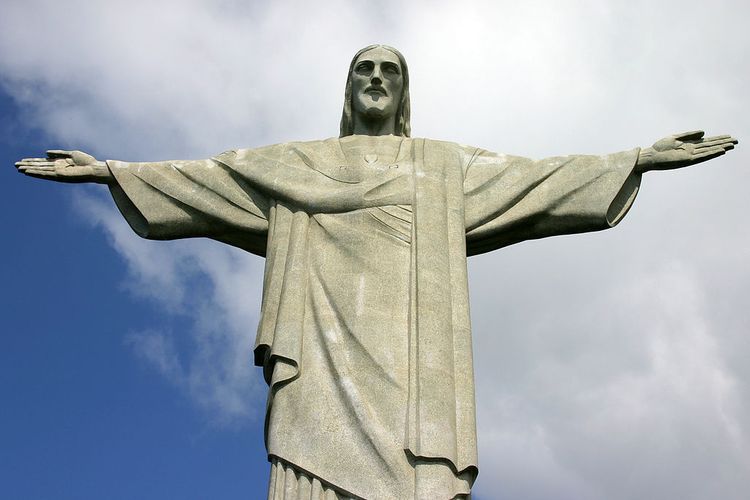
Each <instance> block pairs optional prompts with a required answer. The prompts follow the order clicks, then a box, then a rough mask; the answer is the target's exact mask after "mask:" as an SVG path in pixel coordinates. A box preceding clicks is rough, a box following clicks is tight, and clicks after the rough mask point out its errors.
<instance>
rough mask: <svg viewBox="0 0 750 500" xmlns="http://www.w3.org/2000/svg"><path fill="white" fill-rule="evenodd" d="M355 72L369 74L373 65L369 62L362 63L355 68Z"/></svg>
mask: <svg viewBox="0 0 750 500" xmlns="http://www.w3.org/2000/svg"><path fill="white" fill-rule="evenodd" d="M354 71H356V72H357V73H367V72H369V71H372V63H371V62H368V61H365V62H361V63H359V64H357V66H355V67H354Z"/></svg>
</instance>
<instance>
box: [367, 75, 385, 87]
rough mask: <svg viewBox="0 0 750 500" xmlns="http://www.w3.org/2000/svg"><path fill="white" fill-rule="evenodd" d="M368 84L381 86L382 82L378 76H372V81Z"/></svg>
mask: <svg viewBox="0 0 750 500" xmlns="http://www.w3.org/2000/svg"><path fill="white" fill-rule="evenodd" d="M370 83H372V84H373V85H382V84H383V80H382V79H381V78H380V77H379V76H375V75H373V77H372V79H371V80H370Z"/></svg>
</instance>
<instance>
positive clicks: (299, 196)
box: [16, 45, 737, 499]
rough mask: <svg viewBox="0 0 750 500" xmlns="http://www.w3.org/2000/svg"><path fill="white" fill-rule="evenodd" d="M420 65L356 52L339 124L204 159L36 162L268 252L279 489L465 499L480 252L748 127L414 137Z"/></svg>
mask: <svg viewBox="0 0 750 500" xmlns="http://www.w3.org/2000/svg"><path fill="white" fill-rule="evenodd" d="M410 132H411V130H410V124H409V73H408V70H407V66H406V62H405V61H404V58H403V56H401V54H400V53H399V52H398V51H396V50H395V49H392V48H390V47H385V46H381V45H374V46H370V47H366V48H364V49H362V50H360V51H359V52H358V53H357V54H356V55H355V56H354V59H353V60H352V63H351V66H350V68H349V73H348V75H347V82H346V93H345V100H344V111H343V115H342V118H341V133H340V136H339V137H336V138H331V139H326V140H322V141H312V142H290V143H285V144H278V145H275V146H268V147H263V148H259V149H238V150H235V151H227V152H225V153H222V154H220V155H218V156H216V157H214V158H210V159H207V160H196V161H161V162H147V163H129V162H122V161H113V160H109V161H106V162H98V161H97V160H96V159H95V158H93V157H92V156H90V155H88V154H85V153H82V152H80V151H57V150H55V151H49V152H48V153H47V158H30V159H25V160H22V161H20V162H18V163H17V164H16V166H17V168H18V170H19V171H21V172H23V173H24V174H27V175H30V176H33V177H39V178H43V179H50V180H56V181H63V182H98V183H103V184H107V185H108V186H109V189H110V191H111V192H112V196H113V197H114V199H115V202H116V203H117V206H118V207H119V209H120V211H121V212H122V214H123V216H124V217H125V218H126V219H127V221H128V223H129V224H130V226H131V227H132V228H133V230H134V231H135V232H136V233H137V234H139V235H140V236H142V237H144V238H150V239H157V240H168V239H175V238H187V237H198V236H203V237H208V238H213V239H215V240H218V241H221V242H224V243H228V244H230V245H234V246H236V247H239V248H242V249H244V250H247V251H248V252H251V253H253V254H256V255H260V256H263V257H265V258H266V268H265V277H264V282H263V302H262V308H261V319H260V325H259V327H258V335H257V340H256V344H255V364H256V365H258V366H261V367H262V368H263V373H264V375H265V379H266V381H267V382H268V385H269V393H268V406H267V412H266V428H265V437H266V447H267V450H268V457H269V460H270V461H271V464H272V466H271V480H270V486H269V498H271V499H289V498H294V499H298V498H299V499H303V498H304V499H308V498H310V499H312V498H315V499H318V498H326V499H328V498H348V497H355V498H374V499H402V498H420V499H446V498H468V496H469V495H470V490H471V486H472V484H473V483H474V480H475V479H476V477H477V474H478V471H479V469H478V467H477V447H476V428H475V417H474V409H475V407H474V381H473V376H474V375H473V369H472V354H471V328H470V324H469V296H468V287H467V276H466V257H467V256H469V255H476V254H479V253H483V252H489V251H491V250H495V249H498V248H501V247H504V246H506V245H510V244H513V243H517V242H520V241H523V240H528V239H534V238H544V237H547V236H553V235H559V234H570V233H582V232H587V231H597V230H600V229H606V228H609V227H612V226H614V225H615V224H617V223H618V222H619V221H620V220H621V219H622V218H623V217H624V215H625V214H626V213H627V211H628V209H629V208H630V206H631V204H632V203H633V200H634V198H635V195H636V193H637V192H638V186H639V184H640V181H641V174H643V173H644V172H647V171H649V170H666V169H673V168H681V167H684V166H688V165H692V164H695V163H699V162H702V161H706V160H709V159H711V158H715V157H717V156H720V155H722V154H724V153H725V152H726V151H728V150H730V149H732V148H733V147H734V145H735V144H736V143H737V141H736V140H735V139H733V138H732V137H730V136H726V135H723V136H717V137H711V138H703V132H700V131H697V132H689V133H685V134H679V135H676V136H670V137H667V138H665V139H662V140H660V141H658V142H657V143H656V144H654V145H653V146H652V147H649V148H644V149H638V148H636V149H633V150H631V151H625V152H622V153H615V154H612V155H607V156H566V157H555V158H548V159H545V160H541V161H532V160H529V159H526V158H520V157H514V156H507V155H503V154H497V153H491V152H488V151H485V150H482V149H478V148H473V147H467V146H460V145H458V144H454V143H450V142H441V141H434V140H430V139H414V138H411V137H410Z"/></svg>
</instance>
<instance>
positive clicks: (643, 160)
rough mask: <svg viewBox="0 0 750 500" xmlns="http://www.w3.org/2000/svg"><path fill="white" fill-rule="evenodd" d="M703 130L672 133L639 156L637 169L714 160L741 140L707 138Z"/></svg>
mask: <svg viewBox="0 0 750 500" xmlns="http://www.w3.org/2000/svg"><path fill="white" fill-rule="evenodd" d="M703 135H704V132H703V131H702V130H695V131H692V132H684V133H682V134H675V135H670V136H669V137H665V138H664V139H661V140H660V141H657V142H656V143H654V145H653V146H651V147H650V148H644V149H642V150H641V152H640V154H639V155H638V163H637V164H636V167H635V168H636V171H637V172H638V173H643V172H648V171H650V170H672V169H675V168H682V167H687V166H690V165H695V164H696V163H701V162H704V161H708V160H711V159H713V158H716V157H717V156H721V155H723V154H724V153H726V152H727V151H729V150H731V149H734V145H735V144H737V139H735V138H734V137H732V136H729V135H717V136H714V137H706V138H704V137H703Z"/></svg>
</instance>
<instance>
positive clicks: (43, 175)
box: [22, 168, 57, 179]
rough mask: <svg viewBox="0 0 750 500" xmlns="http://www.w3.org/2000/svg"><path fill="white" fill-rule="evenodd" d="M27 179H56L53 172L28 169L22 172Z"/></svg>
mask: <svg viewBox="0 0 750 500" xmlns="http://www.w3.org/2000/svg"><path fill="white" fill-rule="evenodd" d="M22 172H23V173H24V174H25V175H28V176H29V177H36V178H38V179H49V178H51V177H57V176H56V175H55V171H54V170H47V169H44V170H43V169H40V168H29V169H26V170H23V171H22Z"/></svg>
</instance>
